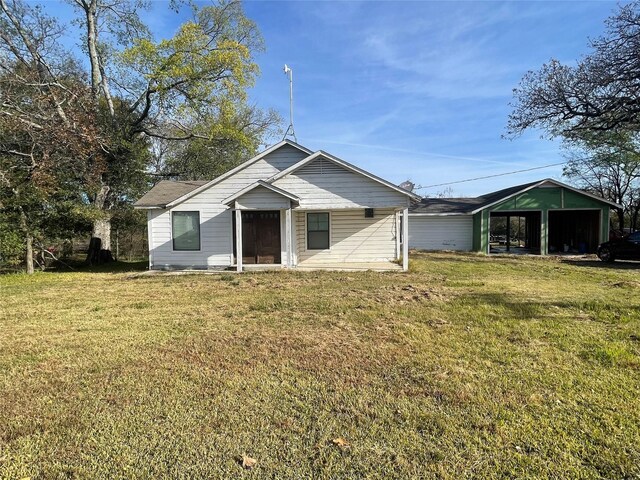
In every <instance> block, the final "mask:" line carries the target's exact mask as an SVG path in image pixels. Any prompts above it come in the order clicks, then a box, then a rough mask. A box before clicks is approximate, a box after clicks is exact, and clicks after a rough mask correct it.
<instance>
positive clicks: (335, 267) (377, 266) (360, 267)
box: [293, 262, 402, 272]
mask: <svg viewBox="0 0 640 480" xmlns="http://www.w3.org/2000/svg"><path fill="white" fill-rule="evenodd" d="M293 270H298V271H302V272H310V271H316V270H330V271H340V272H360V271H367V270H372V271H374V272H390V271H396V272H401V271H402V266H400V265H398V264H397V263H393V262H360V263H358V262H344V263H322V264H320V263H318V264H313V263H304V264H299V265H298V266H297V267H295V268H294V269H293Z"/></svg>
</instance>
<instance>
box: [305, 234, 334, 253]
mask: <svg viewBox="0 0 640 480" xmlns="http://www.w3.org/2000/svg"><path fill="white" fill-rule="evenodd" d="M307 240H308V242H307V243H308V248H309V250H326V249H328V248H329V232H309V234H308V236H307Z"/></svg>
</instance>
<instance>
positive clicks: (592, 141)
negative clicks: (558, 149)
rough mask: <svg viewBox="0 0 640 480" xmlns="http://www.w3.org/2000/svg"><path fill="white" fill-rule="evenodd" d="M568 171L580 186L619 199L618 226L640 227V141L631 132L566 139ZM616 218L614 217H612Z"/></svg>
mask: <svg viewBox="0 0 640 480" xmlns="http://www.w3.org/2000/svg"><path fill="white" fill-rule="evenodd" d="M565 147H566V149H567V158H568V159H569V162H568V163H567V164H566V166H565V167H564V172H563V173H564V175H565V176H566V177H568V178H569V179H571V180H572V181H573V183H575V184H576V185H577V186H578V187H580V188H582V189H584V190H586V191H588V192H591V193H594V194H596V195H599V196H601V197H603V198H606V199H608V200H611V201H613V202H616V203H618V204H620V205H621V206H622V208H618V209H616V217H617V218H616V221H615V222H614V223H613V226H614V227H617V228H619V229H623V228H625V227H626V226H627V225H629V226H630V227H631V228H632V229H633V230H635V229H637V228H638V227H640V224H639V218H638V216H639V215H640V143H639V139H638V135H633V134H631V133H629V132H623V133H614V132H611V131H609V132H601V133H597V134H593V133H586V132H585V133H583V134H582V135H581V136H580V137H578V136H576V135H574V136H573V137H572V139H571V141H565ZM612 220H613V219H612Z"/></svg>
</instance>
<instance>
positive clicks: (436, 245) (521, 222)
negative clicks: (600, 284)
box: [409, 179, 619, 255]
mask: <svg viewBox="0 0 640 480" xmlns="http://www.w3.org/2000/svg"><path fill="white" fill-rule="evenodd" d="M617 207H619V205H617V204H616V203H614V202H610V201H608V200H605V199H603V198H601V197H598V196H596V195H593V194H591V193H588V192H584V191H582V190H578V189H577V188H574V187H571V186H570V185H566V184H564V183H561V182H558V181H557V180H553V179H544V180H540V181H538V182H532V183H527V184H524V185H516V186H514V187H509V188H505V189H503V190H498V191H496V192H491V193H487V194H485V195H481V196H480V197H474V198H437V199H434V198H425V199H423V200H422V201H421V202H420V203H416V204H415V205H413V206H412V208H411V209H410V210H409V223H410V226H411V228H410V231H411V232H413V233H412V235H410V237H409V246H410V247H412V248H421V249H434V250H435V249H441V250H452V249H457V250H463V249H464V250H471V251H476V252H482V253H487V254H488V253H533V254H540V255H546V254H549V253H552V254H555V253H594V252H595V251H596V249H597V247H598V245H599V244H600V243H602V242H604V241H606V240H608V239H609V215H610V210H611V208H617ZM505 220H506V231H504V228H503V227H502V232H501V233H500V235H497V234H496V230H497V228H498V227H497V224H498V223H499V222H502V224H503V225H504V221H505ZM463 225H464V228H463V227H462V226H463ZM514 230H517V234H515V235H514ZM452 247H453V248H452Z"/></svg>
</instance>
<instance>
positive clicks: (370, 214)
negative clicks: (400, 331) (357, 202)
mask: <svg viewBox="0 0 640 480" xmlns="http://www.w3.org/2000/svg"><path fill="white" fill-rule="evenodd" d="M364 218H373V208H365V209H364Z"/></svg>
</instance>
